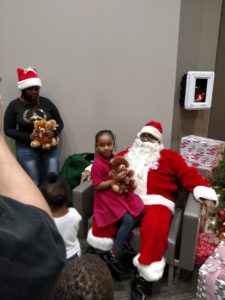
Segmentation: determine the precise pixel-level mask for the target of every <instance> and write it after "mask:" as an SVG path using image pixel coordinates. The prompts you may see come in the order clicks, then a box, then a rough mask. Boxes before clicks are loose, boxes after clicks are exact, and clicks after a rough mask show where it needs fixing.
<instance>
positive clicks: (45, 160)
mask: <svg viewBox="0 0 225 300" xmlns="http://www.w3.org/2000/svg"><path fill="white" fill-rule="evenodd" d="M59 155H60V151H59V147H54V148H51V149H50V150H43V149H41V148H31V147H30V146H29V145H25V144H21V143H17V144H16V158H17V160H18V162H19V163H20V165H21V166H22V167H23V168H24V170H25V171H26V172H27V174H28V175H30V177H31V178H32V179H33V181H34V182H35V183H36V185H38V186H40V185H41V184H42V183H43V182H44V181H45V180H46V179H47V175H48V173H50V172H55V173H57V174H58V172H59Z"/></svg>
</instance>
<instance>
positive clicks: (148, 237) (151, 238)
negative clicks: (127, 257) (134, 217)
mask: <svg viewBox="0 0 225 300" xmlns="http://www.w3.org/2000/svg"><path fill="white" fill-rule="evenodd" d="M171 218H172V213H171V211H170V210H169V208H167V207H166V206H163V205H146V206H145V214H144V217H143V218H142V220H141V228H140V234H141V246H140V257H139V259H138V260H139V262H140V263H141V264H144V265H149V264H151V263H152V262H156V261H161V259H162V257H163V254H164V252H165V250H166V248H167V244H168V234H169V227H170V221H171Z"/></svg>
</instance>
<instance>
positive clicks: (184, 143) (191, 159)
mask: <svg viewBox="0 0 225 300" xmlns="http://www.w3.org/2000/svg"><path fill="white" fill-rule="evenodd" d="M224 149H225V142H224V141H218V140H213V139H208V138H205V137H200V136H196V135H189V136H185V137H183V138H182V139H181V144H180V154H181V155H182V156H183V158H184V159H185V161H186V162H187V164H188V165H189V166H192V167H195V168H197V170H198V172H199V174H200V175H202V177H204V178H206V179H210V178H211V177H212V175H213V171H214V169H215V167H216V166H217V165H218V163H219V161H220V160H221V158H222V155H223V152H224Z"/></svg>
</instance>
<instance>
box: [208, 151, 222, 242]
mask: <svg viewBox="0 0 225 300" xmlns="http://www.w3.org/2000/svg"><path fill="white" fill-rule="evenodd" d="M211 185H212V187H213V188H214V189H215V191H216V193H217V196H218V200H219V203H218V206H217V207H216V210H215V214H214V221H213V222H212V224H211V229H212V230H213V232H214V233H215V234H216V236H217V237H219V238H220V239H224V238H225V154H224V155H223V159H222V160H221V161H220V163H219V165H218V167H217V168H216V170H215V173H214V176H213V178H212V182H211Z"/></svg>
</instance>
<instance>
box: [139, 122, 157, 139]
mask: <svg viewBox="0 0 225 300" xmlns="http://www.w3.org/2000/svg"><path fill="white" fill-rule="evenodd" d="M142 133H149V134H151V135H153V136H154V137H155V138H157V140H159V141H160V142H161V141H162V134H163V129H162V125H161V124H160V123H159V122H156V121H150V122H148V123H147V124H145V126H144V127H143V128H142V129H141V131H140V132H139V133H138V137H140V135H141V134H142Z"/></svg>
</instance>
